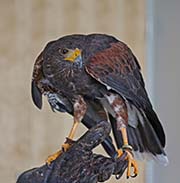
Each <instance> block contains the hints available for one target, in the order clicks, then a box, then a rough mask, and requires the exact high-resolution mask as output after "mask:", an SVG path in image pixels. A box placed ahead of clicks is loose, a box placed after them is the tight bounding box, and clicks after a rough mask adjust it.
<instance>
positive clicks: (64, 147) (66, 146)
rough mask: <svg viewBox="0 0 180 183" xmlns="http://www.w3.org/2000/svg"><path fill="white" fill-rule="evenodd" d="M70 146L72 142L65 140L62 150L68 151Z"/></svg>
mask: <svg viewBox="0 0 180 183" xmlns="http://www.w3.org/2000/svg"><path fill="white" fill-rule="evenodd" d="M70 147H71V144H69V143H66V142H65V143H64V144H63V145H62V151H63V152H66V151H67V150H68V149H69V148H70Z"/></svg>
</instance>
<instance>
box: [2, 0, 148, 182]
mask: <svg viewBox="0 0 180 183" xmlns="http://www.w3.org/2000/svg"><path fill="white" fill-rule="evenodd" d="M144 19H145V15H144V0H133V1H128V0H98V1H97V0H53V1H52V0H0V177H1V182H3V183H13V182H15V179H16V177H17V176H18V175H19V173H20V172H22V171H23V170H26V169H29V168H31V167H34V166H38V165H41V164H42V163H43V162H44V160H45V159H46V157H47V156H48V155H49V154H51V153H52V152H54V151H56V149H58V148H59V146H60V144H62V143H63V141H64V139H65V136H67V134H68V131H69V129H70V126H71V124H72V120H71V118H70V117H67V115H65V114H55V113H53V112H51V110H50V108H49V107H48V106H47V103H46V102H45V105H44V108H43V110H42V111H39V110H38V109H37V108H35V106H34V105H33V104H32V101H31V97H30V81H31V73H32V67H33V63H34V60H35V58H36V56H37V55H38V53H39V52H40V50H41V49H42V48H43V47H44V45H45V44H46V42H48V41H49V40H52V39H55V38H58V37H60V36H62V35H65V34H71V33H90V32H103V33H108V34H113V35H115V36H116V37H118V38H120V39H122V40H124V41H125V42H127V43H128V44H129V45H130V47H131V48H132V49H133V50H134V52H135V53H136V55H137V57H138V58H139V60H140V61H141V65H144V64H143V61H144V47H145V31H144V27H145V20H144ZM80 131H82V129H81V130H79V135H80V134H81V133H82V132H80ZM143 175H144V173H143V168H141V171H140V176H138V178H137V179H136V181H135V180H129V181H128V182H138V183H142V182H144V181H143V180H144V176H143ZM109 182H113V180H112V181H109ZM118 182H119V181H118Z"/></svg>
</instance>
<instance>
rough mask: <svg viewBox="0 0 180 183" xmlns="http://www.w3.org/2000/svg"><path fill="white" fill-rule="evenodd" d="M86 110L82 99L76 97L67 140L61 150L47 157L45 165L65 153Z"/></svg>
mask: <svg viewBox="0 0 180 183" xmlns="http://www.w3.org/2000/svg"><path fill="white" fill-rule="evenodd" d="M86 109H87V106H86V103H85V101H84V99H83V98H82V97H81V96H78V97H77V99H76V100H75V102H74V123H73V126H72V128H71V131H70V133H69V135H68V137H67V140H66V142H65V143H64V144H63V145H62V150H59V151H58V152H56V153H54V154H53V155H51V156H49V157H48V159H47V160H46V163H47V164H50V163H51V162H52V161H54V160H55V159H56V158H57V157H58V156H60V155H61V154H62V153H63V152H65V151H67V150H68V149H69V148H70V147H71V145H72V143H73V138H74V135H75V132H76V129H77V127H78V125H79V122H80V121H81V120H82V119H83V117H84V114H85V113H86Z"/></svg>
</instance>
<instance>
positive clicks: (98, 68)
mask: <svg viewBox="0 0 180 183" xmlns="http://www.w3.org/2000/svg"><path fill="white" fill-rule="evenodd" d="M86 70H87V72H88V73H89V74H90V75H91V76H92V77H93V78H95V79H96V80H98V81H100V82H101V83H103V84H104V85H107V86H109V87H111V88H112V89H113V90H115V91H116V92H117V93H119V94H120V95H122V96H123V97H125V98H127V99H129V100H130V101H131V102H132V103H133V104H134V105H136V106H137V107H141V108H144V107H145V106H146V107H148V106H150V107H151V104H150V102H149V99H148V96H147V93H146V91H145V89H144V82H143V79H142V75H141V73H140V66H139V64H138V62H137V60H136V58H135V56H134V55H133V53H132V52H131V50H130V49H129V48H128V47H127V46H126V45H125V44H124V43H122V42H118V43H112V44H111V47H110V48H108V49H105V50H104V51H102V52H99V53H97V54H96V55H95V56H94V57H92V58H91V59H90V60H89V62H88V64H87V65H86Z"/></svg>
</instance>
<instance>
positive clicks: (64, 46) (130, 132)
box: [32, 34, 168, 177]
mask: <svg viewBox="0 0 180 183" xmlns="http://www.w3.org/2000/svg"><path fill="white" fill-rule="evenodd" d="M42 94H44V95H47V97H48V101H49V103H50V105H51V107H52V109H53V110H58V111H66V112H69V113H71V114H73V117H74V123H73V127H72V129H71V131H70V134H69V136H68V138H67V139H68V140H67V141H66V142H65V143H64V144H63V149H64V150H67V149H68V148H69V146H70V142H71V140H73V138H74V134H75V131H76V128H77V126H78V124H79V122H80V121H82V122H84V123H85V124H88V127H89V128H90V127H91V126H92V125H93V124H92V125H91V124H90V121H91V120H89V119H93V121H95V123H96V122H97V121H98V120H99V119H103V118H104V119H109V121H110V122H111V125H112V130H113V134H114V137H115V141H116V144H117V147H118V150H117V153H118V155H119V156H120V155H121V154H122V152H123V151H126V152H127V160H128V162H129V163H128V170H127V177H129V176H131V173H130V169H131V167H133V168H134V175H137V174H138V168H137V163H136V161H135V160H134V156H135V155H138V156H139V154H145V153H146V154H149V155H151V156H152V157H153V158H154V159H156V160H158V161H159V162H161V163H163V164H167V162H168V159H167V156H166V153H165V151H164V147H165V134H164V130H163V128H162V125H161V123H160V121H159V119H158V117H157V115H156V113H155V111H154V110H153V107H152V105H151V102H150V100H149V98H148V95H147V92H146V90H145V84H144V81H143V78H142V75H141V68H140V66H139V64H138V61H137V59H136V57H135V56H134V54H133V53H132V51H131V50H130V48H129V47H128V46H127V45H126V44H125V43H123V42H121V41H119V40H117V39H116V38H114V37H112V36H109V35H105V34H90V35H78V34H76V35H69V36H65V37H62V38H60V39H58V40H55V41H52V42H49V43H48V44H47V45H46V47H45V49H44V50H43V51H42V52H41V54H40V55H39V57H38V58H37V60H36V62H35V65H34V72H33V79H32V97H33V101H34V103H35V104H36V106H37V107H38V108H41V106H42ZM92 111H93V112H92ZM87 118H88V119H87ZM92 123H94V122H92ZM109 145H110V146H109ZM105 147H108V148H109V147H110V149H108V150H109V151H108V152H109V154H111V153H110V152H111V150H112V151H113V146H112V141H111V139H110V138H109V141H108V140H107V143H105ZM58 155H59V153H56V154H55V155H54V156H52V157H50V158H49V159H48V162H51V160H53V159H54V158H55V157H57V156H58Z"/></svg>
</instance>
